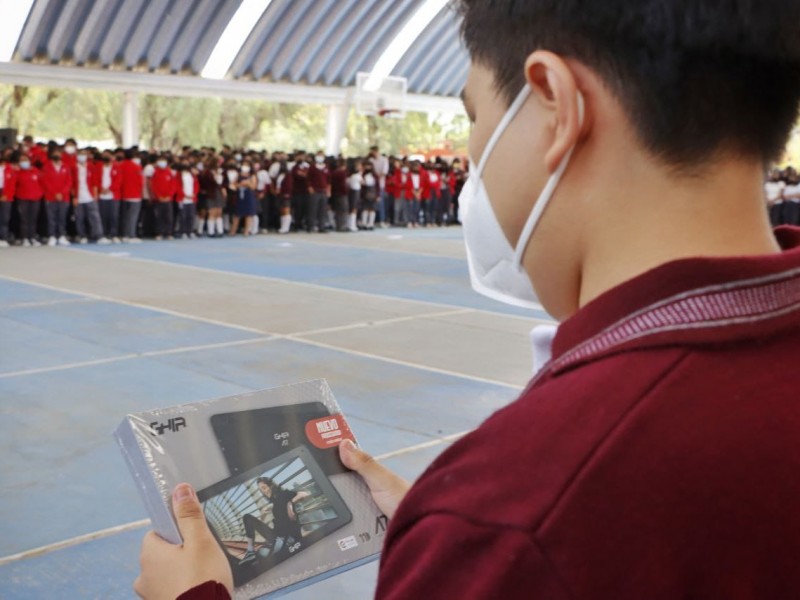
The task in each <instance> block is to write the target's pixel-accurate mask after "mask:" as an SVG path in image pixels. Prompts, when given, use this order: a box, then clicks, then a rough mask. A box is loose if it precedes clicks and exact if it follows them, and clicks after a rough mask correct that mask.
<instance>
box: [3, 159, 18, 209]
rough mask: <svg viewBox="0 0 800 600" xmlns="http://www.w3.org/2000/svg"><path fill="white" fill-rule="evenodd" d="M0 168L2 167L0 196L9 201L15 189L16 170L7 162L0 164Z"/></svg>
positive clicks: (12, 197) (12, 198)
mask: <svg viewBox="0 0 800 600" xmlns="http://www.w3.org/2000/svg"><path fill="white" fill-rule="evenodd" d="M0 169H3V189H2V193H0V198H5V200H6V202H11V201H12V200H14V194H15V193H16V190H17V170H16V169H14V168H13V167H12V166H11V165H9V164H0Z"/></svg>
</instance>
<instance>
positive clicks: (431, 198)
mask: <svg viewBox="0 0 800 600" xmlns="http://www.w3.org/2000/svg"><path fill="white" fill-rule="evenodd" d="M425 175H426V178H427V180H428V182H427V186H426V187H427V190H428V192H427V194H426V200H425V226H426V227H433V226H434V225H435V224H436V211H437V208H438V206H439V199H440V196H441V189H440V186H441V177H440V175H439V171H438V170H437V169H436V165H433V164H428V168H427V169H426V170H425Z"/></svg>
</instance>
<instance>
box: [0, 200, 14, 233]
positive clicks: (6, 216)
mask: <svg viewBox="0 0 800 600" xmlns="http://www.w3.org/2000/svg"><path fill="white" fill-rule="evenodd" d="M2 195H3V190H0V196H2ZM12 204H13V202H11V201H10V200H9V201H8V202H3V201H2V200H0V240H2V241H4V242H7V241H8V224H9V222H10V221H11V206H12Z"/></svg>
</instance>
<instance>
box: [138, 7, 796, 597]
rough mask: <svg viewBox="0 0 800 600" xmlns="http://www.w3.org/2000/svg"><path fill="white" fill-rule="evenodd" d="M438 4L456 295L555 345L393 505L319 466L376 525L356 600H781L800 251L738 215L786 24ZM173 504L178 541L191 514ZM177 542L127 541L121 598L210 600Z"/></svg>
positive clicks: (791, 39)
mask: <svg viewBox="0 0 800 600" xmlns="http://www.w3.org/2000/svg"><path fill="white" fill-rule="evenodd" d="M460 6H461V9H462V13H463V19H464V20H463V25H462V31H463V35H464V38H465V42H466V47H467V49H468V51H469V53H470V56H471V57H472V66H471V70H470V73H469V77H468V80H467V84H466V87H465V90H464V100H465V104H466V107H467V112H468V114H469V115H470V118H471V120H472V122H473V124H474V126H473V128H472V132H471V137H470V143H469V148H470V154H471V156H472V157H473V158H474V159H475V160H477V161H478V162H477V163H472V164H473V165H474V168H473V169H472V171H471V174H470V178H469V180H468V181H467V183H466V185H465V188H464V190H463V192H462V213H463V221H464V235H465V240H466V244H467V250H468V263H469V269H470V274H471V279H472V282H473V285H474V287H475V288H476V289H477V290H478V291H480V292H482V293H483V294H485V295H487V296H489V297H492V298H495V299H497V300H501V301H503V302H506V303H509V304H512V305H514V306H517V307H523V308H528V309H533V308H536V307H537V306H542V307H544V309H545V310H547V311H548V312H549V313H550V314H552V315H553V316H554V317H555V318H556V319H557V320H558V321H559V322H560V325H559V327H558V328H550V329H545V330H537V331H536V332H535V334H534V336H533V341H534V343H535V346H536V350H537V353H536V354H535V358H536V362H537V366H538V367H539V370H538V372H537V374H536V375H535V377H534V378H533V379H532V381H531V382H530V383H529V385H528V386H527V387H526V389H525V390H524V391H523V392H522V394H521V396H520V398H519V399H518V400H517V401H515V402H513V403H511V404H510V405H508V406H507V407H505V408H503V409H502V410H500V411H499V412H497V413H496V414H495V415H493V416H492V417H491V418H489V419H488V420H487V421H486V422H484V423H483V425H481V426H480V427H479V428H478V429H477V430H476V431H475V432H473V433H471V434H469V435H467V436H465V437H464V438H462V439H461V440H459V441H458V442H456V443H454V444H453V445H452V446H451V447H449V448H448V449H446V450H445V451H444V453H443V454H442V455H441V456H439V457H438V458H437V459H436V461H435V462H434V463H433V465H431V467H430V468H429V469H428V470H427V471H426V472H425V474H423V475H422V476H421V477H420V478H419V479H418V480H417V481H416V483H415V484H414V486H413V487H412V488H410V489H409V488H408V486H407V485H406V484H404V483H403V482H402V480H400V479H399V478H397V477H396V476H393V475H392V474H391V473H390V472H389V471H388V470H387V469H386V468H385V467H383V466H381V465H380V463H378V462H377V461H375V460H370V459H369V458H368V457H367V456H366V455H365V454H364V453H363V452H361V451H360V450H358V449H356V448H355V447H354V446H353V444H352V443H349V442H346V443H345V444H343V445H342V446H341V447H340V454H341V457H342V460H343V462H344V464H345V465H346V466H348V467H350V468H352V469H355V470H356V471H358V472H360V473H361V474H362V475H363V476H364V478H365V480H366V482H367V484H368V485H369V486H370V487H371V488H372V489H373V491H374V497H375V499H376V501H377V502H378V503H379V504H380V505H381V507H382V508H383V510H384V512H385V514H386V515H387V516H388V517H389V518H390V525H389V530H388V532H387V537H386V541H385V543H384V548H383V553H382V556H381V565H380V573H379V578H378V585H377V591H376V597H377V598H379V599H382V600H387V599H388V600H394V599H398V600H399V599H407V598H418V597H424V598H426V600H438V599H451V598H460V599H484V598H510V599H520V600H521V599H527V598H545V599H547V600H567V599H575V598H581V599H583V600H594V599H597V600H606V599H612V598H613V599H614V600H642V599H645V598H646V599H648V600H672V599H677V598H708V599H712V598H713V599H718V598H737V599H738V600H757V599H762V598H781V599H783V598H797V597H800V571H798V569H797V560H796V557H797V549H798V547H800V511H797V510H796V505H797V494H798V485H797V468H798V464H800V444H798V442H797V440H798V431H800V411H798V409H797V390H798V386H800V376H799V375H798V374H797V373H796V372H795V371H794V370H788V369H786V368H785V365H787V364H795V363H797V362H798V361H800V337H799V336H798V333H799V332H800V230H798V229H797V228H792V227H784V228H779V229H777V230H775V231H773V230H772V229H771V227H770V224H769V221H768V218H767V215H766V212H765V211H764V197H763V194H764V191H763V185H764V176H765V172H764V167H765V165H767V164H770V163H771V162H773V161H774V160H776V159H777V158H778V157H779V156H780V155H781V154H782V152H783V148H784V147H785V144H786V142H787V140H788V139H789V136H790V134H791V132H792V129H793V127H794V124H795V121H796V117H797V107H798V103H800V37H798V36H797V32H796V23H797V22H798V20H800V4H798V3H795V2H789V1H782V2H778V3H777V4H774V5H773V4H770V5H766V4H764V3H757V2H750V1H744V0H742V1H734V2H732V3H720V2H716V1H711V0H696V1H695V2H690V3H687V2H680V1H678V0H641V1H640V2H630V1H628V0H606V1H604V2H582V1H578V0H561V1H560V2H558V3H557V4H555V3H552V2H545V1H544V0H526V1H525V2H519V1H516V0H492V1H489V0H461V2H460ZM776 9H777V10H776ZM497 40H503V43H497ZM754 86H756V87H757V89H758V93H756V94H754V93H753V90H754ZM621 182H624V185H621ZM576 214H580V215H581V218H580V219H579V220H576V219H575V215H576ZM178 492H179V493H178V494H176V497H175V502H174V506H175V512H176V514H177V515H179V517H178V520H179V522H181V517H182V516H183V515H201V514H202V513H201V508H200V504H199V502H198V501H197V499H196V497H195V496H194V495H193V494H192V493H191V490H190V489H187V488H186V487H185V486H181V487H179V488H178ZM191 524H192V525H197V527H196V528H194V527H193V528H191V530H190V529H189V527H186V528H185V529H186V530H187V531H191V533H190V534H189V535H190V539H189V540H188V541H187V543H186V544H185V545H184V547H183V548H178V547H173V546H170V545H169V544H166V543H165V542H162V541H159V540H158V539H157V538H156V537H155V536H151V537H149V538H148V541H147V542H146V543H145V547H144V551H143V556H142V559H143V564H144V571H143V573H142V576H141V578H140V579H139V581H138V584H137V589H138V590H139V592H140V593H142V595H143V596H144V597H145V598H151V597H153V598H155V597H158V594H162V593H164V589H165V587H167V586H169V585H172V586H173V587H171V588H170V589H169V592H170V593H171V597H174V596H176V595H177V594H179V593H182V592H184V591H186V588H187V587H189V586H192V585H195V584H197V585H203V586H205V589H210V590H212V591H216V592H217V593H218V595H217V596H215V597H222V598H224V597H226V593H225V589H226V587H229V586H230V581H231V580H230V575H229V569H226V567H227V561H226V559H225V557H224V554H223V553H222V552H221V551H220V550H219V548H218V547H217V546H215V545H214V544H213V542H209V543H208V548H209V550H208V551H205V552H204V551H198V550H196V549H195V548H197V547H198V545H199V544H200V543H202V542H201V541H202V540H207V539H209V538H210V533H209V532H208V529H207V527H206V526H205V524H204V521H203V520H202V517H200V518H197V519H196V520H194V521H191ZM195 542H196V544H197V545H195ZM198 564H202V565H203V568H201V569H199V570H195V569H194V568H193V567H195V566H196V565H198ZM176 572H177V573H180V575H181V576H182V577H189V578H190V579H189V580H188V581H187V579H185V578H182V577H178V576H176V575H172V574H173V573H176ZM209 579H211V580H212V582H211V583H208V582H207V580H209ZM213 581H216V582H217V583H213ZM173 592H174V593H173ZM202 593H203V591H202V588H198V590H195V591H192V592H190V593H189V594H188V595H187V596H184V597H183V598H184V600H192V599H193V598H199V597H203V596H202Z"/></svg>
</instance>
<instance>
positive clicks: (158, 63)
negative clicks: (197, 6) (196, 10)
mask: <svg viewBox="0 0 800 600" xmlns="http://www.w3.org/2000/svg"><path fill="white" fill-rule="evenodd" d="M194 3H195V2H194V0H172V3H171V5H170V7H169V9H168V10H167V11H166V13H165V14H164V18H163V19H162V20H161V23H160V25H159V27H158V31H157V33H156V35H155V37H154V38H153V41H152V42H151V44H150V47H149V48H148V49H147V66H148V67H149V68H150V70H151V71H155V70H158V69H160V68H162V66H166V64H165V63H166V62H167V60H168V56H169V52H170V50H171V49H172V46H173V45H174V44H175V39H176V37H177V36H178V32H179V31H180V30H181V28H182V27H184V24H185V23H187V22H188V20H189V18H190V17H191V14H192V9H193V7H194Z"/></svg>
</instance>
